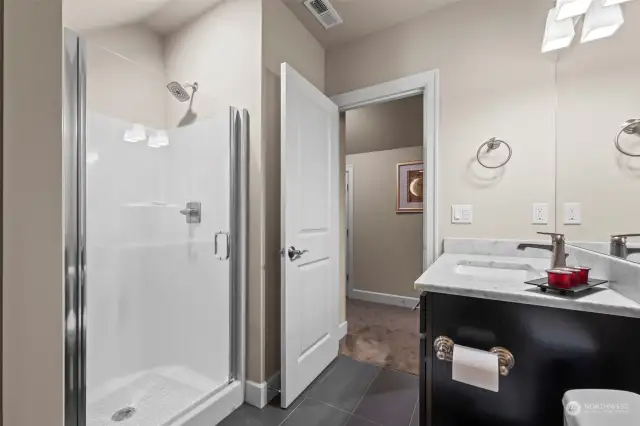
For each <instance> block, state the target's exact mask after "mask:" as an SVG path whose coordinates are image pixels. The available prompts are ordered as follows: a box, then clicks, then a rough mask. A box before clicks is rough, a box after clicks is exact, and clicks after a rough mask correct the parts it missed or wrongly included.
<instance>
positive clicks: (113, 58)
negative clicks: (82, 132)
mask: <svg viewBox="0 0 640 426" xmlns="http://www.w3.org/2000/svg"><path fill="white" fill-rule="evenodd" d="M82 36H83V38H84V39H85V41H86V42H87V48H86V54H87V106H88V108H89V110H91V111H94V112H98V113H101V114H104V115H108V116H110V117H116V118H120V119H123V120H127V121H131V122H138V123H143V124H145V125H147V126H150V127H154V128H157V129H159V128H165V127H166V122H165V121H166V112H165V106H166V101H167V91H166V89H165V86H166V85H167V83H168V82H167V77H166V75H165V65H164V54H163V40H162V38H161V37H160V36H159V35H157V34H155V33H154V32H153V31H151V30H150V29H148V28H147V27H145V26H143V25H124V26H118V27H113V28H107V29H102V30H98V31H91V32H87V33H83V34H82Z"/></svg>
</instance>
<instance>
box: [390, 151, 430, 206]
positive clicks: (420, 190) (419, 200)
mask: <svg viewBox="0 0 640 426" xmlns="http://www.w3.org/2000/svg"><path fill="white" fill-rule="evenodd" d="M397 167H398V171H397V173H398V174H397V180H398V183H397V189H396V194H397V195H396V213H422V211H423V208H424V185H423V180H424V163H423V162H422V161H410V162H407V163H399V164H398V166H397Z"/></svg>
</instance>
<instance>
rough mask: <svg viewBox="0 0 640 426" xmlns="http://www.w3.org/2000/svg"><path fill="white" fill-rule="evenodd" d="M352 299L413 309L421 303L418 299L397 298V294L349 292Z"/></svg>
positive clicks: (362, 291)
mask: <svg viewBox="0 0 640 426" xmlns="http://www.w3.org/2000/svg"><path fill="white" fill-rule="evenodd" d="M349 298H350V299H357V300H364V301H366V302H374V303H382V304H384V305H393V306H401V307H403V308H413V307H414V306H416V305H417V304H418V302H419V301H420V299H419V298H417V297H406V296H396V295H395V294H386V293H375V292H373V291H365V290H356V289H353V290H351V291H350V292H349Z"/></svg>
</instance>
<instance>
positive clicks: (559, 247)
mask: <svg viewBox="0 0 640 426" xmlns="http://www.w3.org/2000/svg"><path fill="white" fill-rule="evenodd" d="M538 234H540V235H548V236H550V237H551V244H527V243H523V244H519V245H518V250H526V249H528V248H533V249H539V250H547V251H550V252H551V269H555V268H563V267H565V266H567V256H568V254H567V251H566V247H565V239H564V234H556V233H554V232H538Z"/></svg>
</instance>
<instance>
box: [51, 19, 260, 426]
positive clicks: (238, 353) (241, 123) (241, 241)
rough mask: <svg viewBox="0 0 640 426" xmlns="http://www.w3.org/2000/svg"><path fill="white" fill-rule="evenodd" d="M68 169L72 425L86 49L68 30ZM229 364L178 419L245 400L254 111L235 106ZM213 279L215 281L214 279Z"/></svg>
mask: <svg viewBox="0 0 640 426" xmlns="http://www.w3.org/2000/svg"><path fill="white" fill-rule="evenodd" d="M62 54H63V55H64V61H63V64H64V69H63V105H62V107H63V116H64V122H63V144H64V147H63V148H64V149H63V152H64V157H63V169H64V176H65V183H64V209H65V211H64V245H65V247H64V250H65V252H64V253H65V254H64V262H65V342H64V345H65V365H64V369H65V370H64V371H65V392H64V404H65V426H86V411H87V410H86V409H87V403H86V402H87V401H86V395H87V358H86V356H87V345H86V336H87V324H86V318H87V315H86V310H87V304H86V296H85V295H86V291H87V275H86V272H87V257H86V241H87V236H86V161H85V158H86V152H85V147H86V140H85V138H86V77H87V74H86V48H85V43H84V41H83V40H82V39H81V38H80V37H79V36H78V35H77V34H75V33H74V32H72V31H70V30H68V29H65V31H64V51H63V52H62ZM229 121H230V130H231V137H230V141H229V143H230V163H231V167H230V171H231V173H230V174H231V182H230V187H231V188H230V191H231V200H230V219H231V224H230V227H231V229H230V235H231V241H230V246H231V256H230V272H231V273H230V286H231V291H230V300H229V303H230V308H231V309H230V347H229V349H230V350H229V356H230V361H231V362H230V371H229V383H228V384H227V386H225V387H223V388H221V389H219V390H217V391H214V392H212V393H211V394H210V395H208V396H207V397H205V398H204V399H203V400H202V401H201V402H200V403H199V404H196V405H195V406H193V407H191V408H190V410H189V412H186V413H185V414H184V415H183V416H181V417H180V418H178V419H176V420H174V421H173V422H171V424H172V425H176V426H177V425H184V426H200V425H203V424H215V423H217V422H219V421H220V420H222V419H223V418H224V417H226V416H227V415H228V414H229V413H231V412H232V411H234V410H235V409H237V408H239V407H240V406H241V405H242V403H243V402H244V389H245V380H246V368H245V359H246V345H245V333H246V320H245V318H246V280H247V255H246V253H247V252H246V247H247V200H248V195H247V194H248V191H247V188H248V186H247V185H248V150H247V147H248V141H249V139H248V138H249V130H248V128H249V114H248V112H247V111H246V110H243V111H242V112H241V111H239V110H237V109H235V108H232V107H230V113H229ZM212 285H213V283H212Z"/></svg>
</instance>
